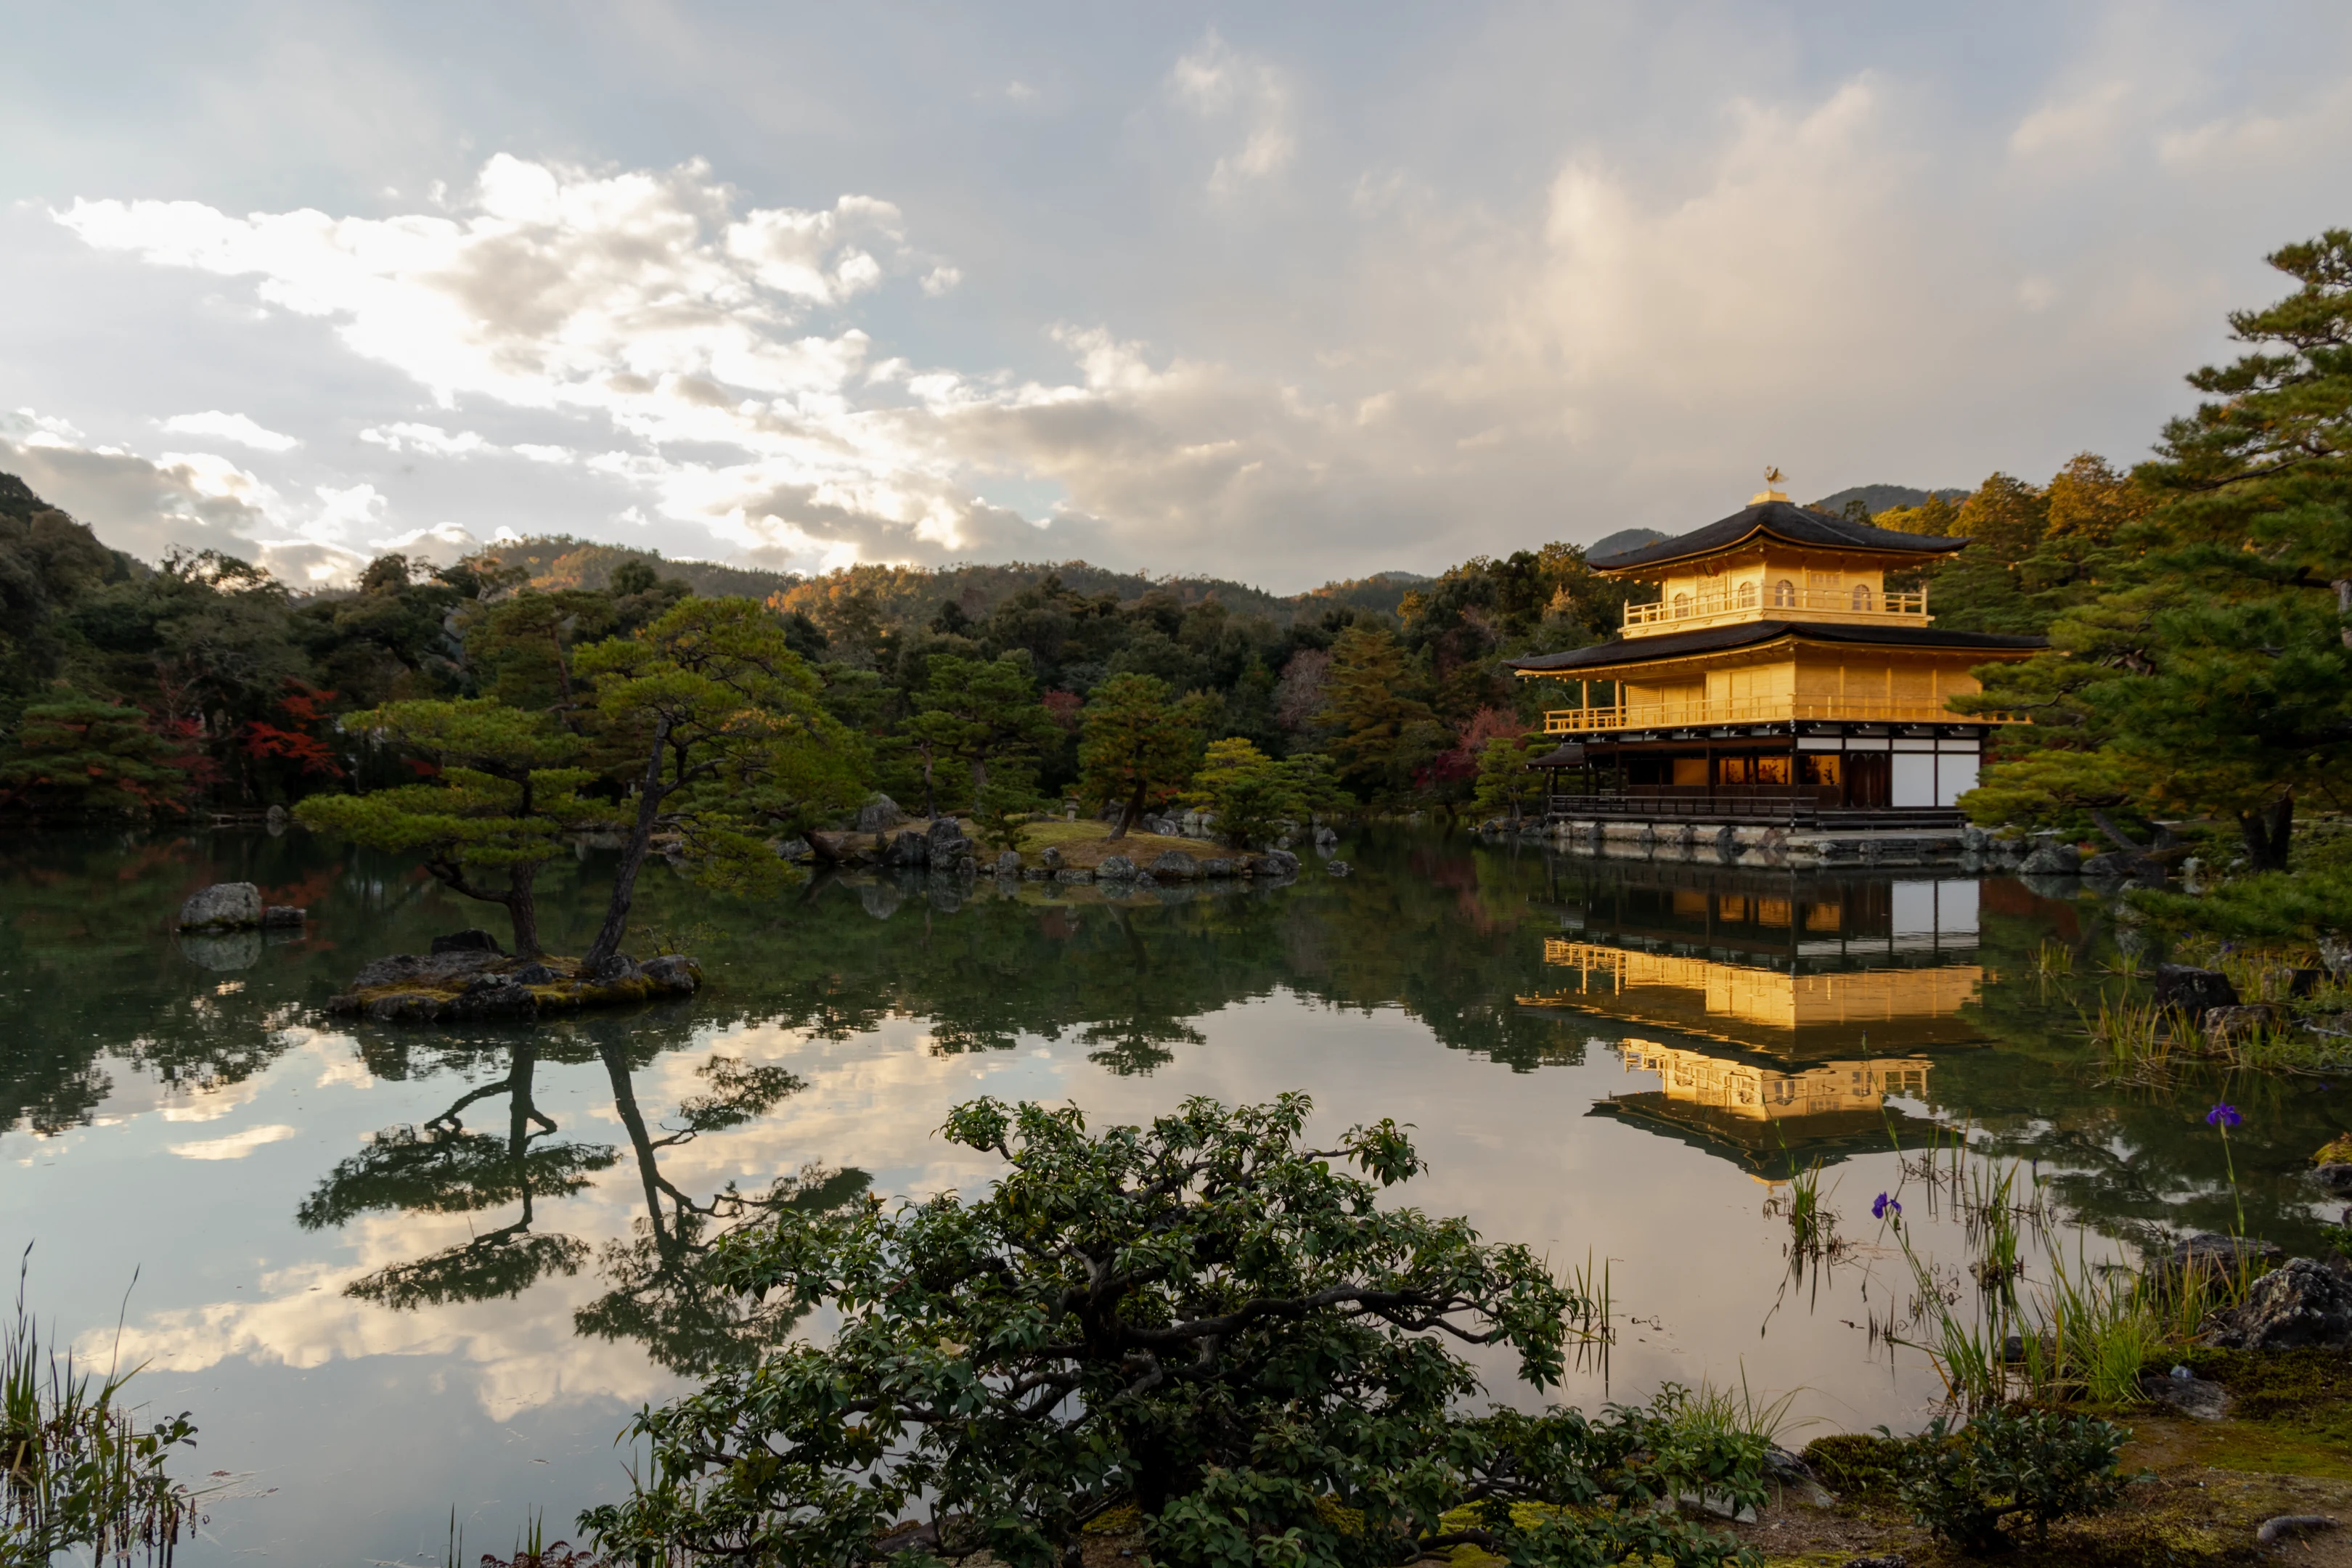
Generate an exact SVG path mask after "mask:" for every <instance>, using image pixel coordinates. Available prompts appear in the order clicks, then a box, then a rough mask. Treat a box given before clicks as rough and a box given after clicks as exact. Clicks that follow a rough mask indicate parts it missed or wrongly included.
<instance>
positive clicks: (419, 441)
mask: <svg viewBox="0 0 2352 1568" xmlns="http://www.w3.org/2000/svg"><path fill="white" fill-rule="evenodd" d="M360 439H361V440H362V441H366V442H369V443H372V444H373V445H374V446H378V447H383V448H384V449H385V450H386V451H388V452H420V453H424V454H425V455H426V456H429V457H435V458H470V457H472V456H474V455H475V454H476V453H478V452H494V451H496V450H498V448H497V447H493V446H492V445H490V443H489V442H488V441H486V440H484V439H483V438H482V437H480V436H479V435H478V434H476V433H475V432H473V431H471V430H460V431H458V432H457V434H456V435H454V436H453V435H451V434H450V433H449V432H448V431H446V430H444V429H443V428H442V427H441V426H438V425H408V424H399V425H386V426H369V427H368V428H367V429H364V430H362V431H361V432H360Z"/></svg>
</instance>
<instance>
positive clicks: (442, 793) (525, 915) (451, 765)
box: [294, 697, 610, 958]
mask: <svg viewBox="0 0 2352 1568" xmlns="http://www.w3.org/2000/svg"><path fill="white" fill-rule="evenodd" d="M342 723H343V728H344V729H345V730H346V731H364V732H366V733H368V734H370V735H372V736H373V737H374V738H375V739H376V740H377V741H378V742H381V743H383V744H388V745H391V746H394V747H397V748H399V749H400V750H402V751H404V752H410V753H412V754H413V755H415V756H416V757H418V758H420V759H422V760H423V761H424V762H425V763H426V764H427V765H429V766H430V767H432V768H433V769H434V770H435V774H436V776H435V777H434V779H433V781H432V782H431V783H427V784H395V785H394V786H392V787H391V788H388V789H379V790H372V791H370V792H368V793H367V794H365V795H312V796H310V798H309V799H308V800H305V801H303V802H302V803H301V804H299V805H297V806H296V807H295V808H294V816H295V819H296V820H297V821H299V822H300V823H301V824H302V825H303V826H306V827H310V828H312V829H314V830H316V831H318V832H321V833H331V834H333V835H335V836H336V837H341V838H348V839H350V840H352V842H353V843H356V844H364V845H366V846H367V847H370V848H372V849H387V850H394V851H401V852H412V853H415V855H417V856H418V857H419V858H421V859H422V861H423V863H424V866H425V870H426V871H427V872H428V873H430V874H431V875H432V877H433V879H435V880H436V881H437V882H439V883H440V884H441V885H442V886H444V887H446V888H447V889H449V890H450V891H451V892H454V893H457V894H459V895H460V896H462V897H465V898H468V899H479V900H482V901H484V902H485V903H493V904H497V905H499V907H501V908H502V909H504V910H506V911H507V918H508V920H509V922H511V924H512V926H513V931H514V951H515V953H516V955H517V956H518V957H522V958H537V957H538V956H539V955H540V953H541V946H540V938H539V903H538V895H537V891H536V884H537V879H538V876H539V868H541V866H543V865H545V864H546V863H547V862H548V861H550V860H551V859H553V858H555V857H556V856H558V855H560V854H563V853H565V852H566V840H565V837H564V836H565V834H566V833H567V832H568V831H570V830H571V829H572V828H575V827H577V826H581V825H582V824H583V823H590V822H594V821H598V820H605V819H609V817H610V811H609V809H608V808H606V807H604V806H603V805H600V804H598V803H596V802H593V801H591V800H589V799H587V798H585V797H583V795H581V793H580V792H581V791H582V790H583V788H585V787H586V786H587V785H588V784H589V783H590V782H592V781H593V779H594V778H595V776H596V775H595V773H594V772H593V770H591V769H588V768H584V767H581V766H579V765H578V762H579V758H580V755H581V751H582V748H581V744H580V742H579V741H578V740H576V739H575V738H573V737H572V736H571V735H569V734H567V733H565V732H564V731H563V730H562V728H561V727H560V726H558V725H557V724H556V723H555V721H553V720H551V718H549V717H548V716H547V715H545V714H543V713H526V712H524V711H523V710H520V709H519V708H509V707H508V706H507V705H506V704H505V703H503V702H499V701H498V700H495V699H493V698H488V697H479V698H467V699H464V700H457V701H415V702H394V703H388V704H386V705H385V706H383V707H382V708H377V709H373V710H367V711H363V712H358V713H351V714H346V715H345V716H344V718H343V721H342ZM492 872H495V873H498V875H499V880H498V881H497V882H489V881H486V880H485V879H484V875H485V873H492Z"/></svg>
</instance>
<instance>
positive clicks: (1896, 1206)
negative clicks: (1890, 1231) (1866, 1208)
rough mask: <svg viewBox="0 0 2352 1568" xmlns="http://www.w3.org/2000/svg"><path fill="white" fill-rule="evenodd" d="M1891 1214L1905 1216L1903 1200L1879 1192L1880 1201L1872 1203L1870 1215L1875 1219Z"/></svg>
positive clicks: (1899, 1216) (1899, 1217)
mask: <svg viewBox="0 0 2352 1568" xmlns="http://www.w3.org/2000/svg"><path fill="white" fill-rule="evenodd" d="M1890 1214H1891V1215H1894V1216H1895V1218H1897V1219H1901V1218H1902V1217H1903V1205H1902V1202H1901V1200H1899V1199H1896V1198H1890V1197H1888V1196H1887V1195H1886V1194H1885V1193H1881V1194H1878V1201H1877V1202H1876V1203H1874V1204H1873V1205H1870V1217H1871V1218H1873V1219H1885V1217H1886V1216H1887V1215H1890Z"/></svg>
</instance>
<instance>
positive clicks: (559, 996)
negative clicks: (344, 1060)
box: [327, 952, 702, 1024]
mask: <svg viewBox="0 0 2352 1568" xmlns="http://www.w3.org/2000/svg"><path fill="white" fill-rule="evenodd" d="M578 968H579V963H578V961H577V960H575V959H569V958H540V959H520V958H509V957H506V956H505V955H503V954H500V953H488V952H464V953H446V954H442V953H436V954H434V955H432V956H430V957H429V958H422V959H420V958H415V957H414V956H412V955H408V954H399V955H395V956H394V957H393V958H389V959H379V960H377V961H376V962H375V963H371V964H369V965H368V966H367V967H366V968H364V969H362V970H361V971H360V973H359V974H358V976H357V977H356V979H355V980H354V983H353V984H352V988H351V989H350V990H349V991H346V992H342V993H341V994H337V995H334V996H331V997H329V998H328V999H327V1011H328V1012H330V1013H332V1014H336V1015H339V1016H347V1017H348V1016H359V1017H365V1018H369V1019H372V1020H373V1021H375V1022H377V1023H381V1024H455V1023H506V1024H528V1023H532V1022H535V1021H537V1020H538V1019H539V1018H541V1017H542V1016H546V1015H548V1014H551V1013H573V1012H582V1011H585V1010H587V1009H590V1008H604V1007H627V1006H633V1005H636V1004H638V1003H641V1002H651V1001H656V1000H658V999H660V998H662V997H666V996H691V995H693V994H695V993H696V992H697V991H698V990H700V989H701V988H702V967H701V965H699V964H698V963H695V962H694V960H693V959H691V958H688V957H687V956H686V955H685V954H683V953H671V954H667V955H665V956H663V957H660V958H656V959H652V960H649V961H647V962H646V963H635V962H632V961H629V960H626V959H623V960H621V961H619V962H617V963H607V964H606V965H605V966H604V973H600V974H599V975H597V976H595V977H593V978H589V977H585V976H582V975H580V974H578V973H574V972H575V971H576V970H577V969H578Z"/></svg>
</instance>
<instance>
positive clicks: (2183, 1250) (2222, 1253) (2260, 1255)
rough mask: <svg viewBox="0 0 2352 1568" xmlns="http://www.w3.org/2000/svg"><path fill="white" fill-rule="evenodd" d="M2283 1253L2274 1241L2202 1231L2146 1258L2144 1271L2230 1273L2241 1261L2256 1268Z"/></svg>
mask: <svg viewBox="0 0 2352 1568" xmlns="http://www.w3.org/2000/svg"><path fill="white" fill-rule="evenodd" d="M2283 1256H2284V1252H2283V1251H2282V1249H2281V1248H2280V1247H2279V1246H2278V1244H2277V1243H2275V1242H2269V1241H2264V1240H2263V1239H2262V1238H2261V1237H2237V1236H2223V1235H2222V1234H2221V1232H2219V1231H2212V1230H2205V1231H2200V1232H2198V1233H2197V1234H2196V1235H2195V1236H2192V1237H2189V1239H2188V1240H2186V1241H2184V1242H2182V1243H2180V1244H2179V1246H2177V1247H2174V1248H2173V1249H2172V1250H2171V1251H2170V1252H2169V1253H2167V1254H2166V1255H2164V1256H2163V1257H2161V1258H2150V1259H2149V1260H2148V1272H2149V1273H2150V1274H2152V1275H2155V1276H2157V1277H2158V1278H2159V1279H2163V1278H2168V1277H2171V1276H2177V1275H2180V1274H2184V1273H2196V1274H2234V1273H2236V1272H2237V1271H2238V1268H2239V1266H2240V1264H2241V1262H2242V1263H2243V1264H2244V1265H2245V1266H2247V1267H2248V1268H2262V1267H2263V1266H2264V1265H2266V1264H2269V1263H2272V1262H2274V1261H2276V1260H2277V1259H2278V1258H2281V1257H2283Z"/></svg>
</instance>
